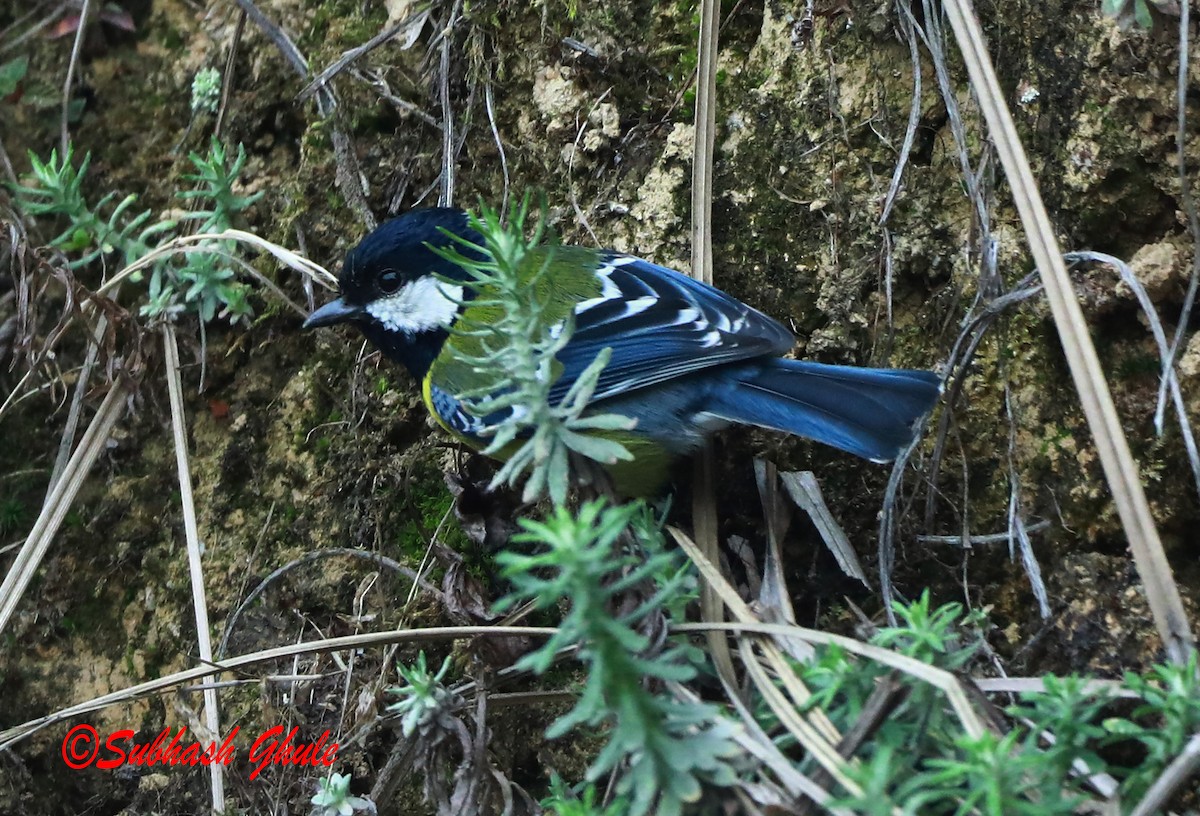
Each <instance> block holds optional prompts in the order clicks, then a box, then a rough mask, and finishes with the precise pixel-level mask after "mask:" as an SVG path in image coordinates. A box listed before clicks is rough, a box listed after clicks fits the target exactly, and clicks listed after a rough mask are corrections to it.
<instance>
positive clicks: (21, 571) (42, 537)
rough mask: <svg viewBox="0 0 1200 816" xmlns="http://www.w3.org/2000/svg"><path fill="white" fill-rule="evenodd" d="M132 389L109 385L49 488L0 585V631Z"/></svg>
mask: <svg viewBox="0 0 1200 816" xmlns="http://www.w3.org/2000/svg"><path fill="white" fill-rule="evenodd" d="M132 390H133V386H132V384H131V383H130V382H129V381H127V380H126V379H124V378H121V379H118V380H117V381H116V382H114V383H113V385H112V388H111V389H109V392H108V394H107V396H105V398H104V401H103V402H101V403H100V407H99V408H98V409H96V414H95V416H93V417H92V421H91V422H90V423H89V424H88V427H87V430H86V431H84V433H83V438H82V439H80V440H79V446H78V447H77V448H76V449H75V453H74V454H73V455H72V456H71V458H70V460H69V461H68V462H67V467H66V469H65V470H64V471H63V474H62V477H61V478H60V479H59V480H58V481H57V482H55V483H54V486H53V487H52V488H50V492H49V493H48V494H47V496H46V500H45V502H43V504H42V510H41V512H40V513H39V514H38V517H37V521H35V522H34V524H33V529H32V530H30V531H29V535H28V536H27V537H26V539H25V543H24V544H23V545H22V546H21V549H20V551H19V552H18V553H17V557H16V558H15V559H14V560H13V563H12V566H11V567H9V569H8V573H7V574H6V575H5V576H4V583H3V584H0V632H3V631H4V630H5V629H6V628H8V622H9V621H10V620H11V619H12V616H13V613H14V612H16V609H17V604H19V603H20V602H21V596H22V595H23V594H24V592H25V590H26V589H27V588H28V587H29V582H30V581H32V580H33V575H34V573H35V572H36V571H37V568H38V566H39V565H40V564H41V563H42V559H43V558H44V557H45V556H46V552H47V551H48V550H49V549H50V543H51V542H52V541H53V540H54V536H55V534H57V533H58V528H59V527H61V526H62V523H63V519H65V518H66V517H67V511H69V510H70V509H71V504H72V503H73V502H74V501H75V497H76V496H77V495H78V494H79V488H81V487H82V486H83V482H84V479H86V478H87V475H88V473H89V472H90V471H91V469H92V465H94V464H95V463H96V460H97V459H99V458H100V454H101V453H103V452H104V449H105V446H106V445H107V443H108V437H109V435H110V434H111V433H112V429H113V427H114V426H115V425H116V424H117V420H119V419H120V418H121V416H122V415H123V414H124V412H125V403H126V398H127V397H129V396H130V394H131V393H132Z"/></svg>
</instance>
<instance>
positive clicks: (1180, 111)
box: [1154, 0, 1200, 434]
mask: <svg viewBox="0 0 1200 816" xmlns="http://www.w3.org/2000/svg"><path fill="white" fill-rule="evenodd" d="M1191 13H1192V11H1191V2H1190V1H1189V0H1184V2H1182V3H1180V4H1179V69H1178V71H1177V73H1176V78H1177V81H1176V91H1175V108H1176V110H1175V117H1176V119H1175V163H1176V165H1177V166H1178V168H1177V169H1178V173H1179V198H1180V200H1181V201H1182V203H1183V211H1184V213H1185V214H1186V215H1187V223H1188V233H1189V234H1190V235H1191V238H1192V275H1191V278H1190V279H1189V280H1188V288H1187V294H1186V295H1184V298H1183V308H1181V309H1180V310H1179V322H1178V323H1177V324H1176V325H1175V337H1174V339H1172V341H1171V353H1170V355H1168V357H1167V359H1165V360H1163V373H1162V379H1161V380H1160V381H1159V384H1158V405H1157V407H1156V408H1155V411H1154V426H1155V427H1156V428H1157V429H1158V432H1159V434H1161V433H1162V428H1163V412H1164V410H1165V405H1166V398H1167V385H1168V383H1167V380H1168V379H1169V378H1168V374H1169V372H1170V371H1171V370H1172V369H1173V368H1174V367H1175V359H1176V358H1177V357H1178V356H1179V349H1181V348H1182V347H1183V338H1184V336H1185V335H1186V334H1187V330H1188V324H1189V323H1190V322H1191V316H1192V308H1193V307H1194V306H1195V305H1196V292H1197V290H1200V215H1197V213H1196V201H1195V199H1193V198H1192V182H1191V179H1190V178H1189V176H1188V172H1187V144H1188V132H1187V99H1188V89H1189V86H1190V81H1189V79H1188V47H1189V46H1188V38H1189V35H1190V27H1191ZM1177 410H1178V408H1177Z"/></svg>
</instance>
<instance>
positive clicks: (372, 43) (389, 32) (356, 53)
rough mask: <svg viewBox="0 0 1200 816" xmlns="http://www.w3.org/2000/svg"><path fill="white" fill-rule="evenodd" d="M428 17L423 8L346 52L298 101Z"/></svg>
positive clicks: (426, 11)
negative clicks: (419, 19) (421, 19)
mask: <svg viewBox="0 0 1200 816" xmlns="http://www.w3.org/2000/svg"><path fill="white" fill-rule="evenodd" d="M428 16H429V9H428V8H423V9H421V10H420V11H417V12H415V13H413V14H410V15H409V16H408V17H405V18H404V20H402V21H401V22H399V23H396V25H394V26H392V27H391V28H385V29H384V30H383V31H380V32H379V33H378V34H376V35H375V36H374V37H372V38H371V39H369V40H367V41H366V42H365V43H363V44H362V45H359V46H356V47H354V48H351V49H350V50H349V51H347V52H345V53H344V54H342V55H341V56H340V57H338V58H337V59H336V60H334V61H333V63H332V64H331V65H330V66H329V67H328V68H326V69H325V70H324V71H322V72H321V73H319V74H317V75H316V77H314V78H313V80H312V82H309V83H308V84H307V85H305V86H304V90H302V91H300V93H298V94H297V95H296V101H297V102H307V101H308V100H309V99H310V98H312V96H313V94H315V93H316V92H317V91H319V90H321V89H322V88H324V87H325V85H326V84H328V82H329V80H331V79H333V78H334V77H335V76H337V75H338V74H340V73H341V72H342V71H344V70H346V69H347V68H348V67H350V65H352V64H353V63H354V62H355V60H357V59H358V58H359V57H362V56H364V55H366V54H369V53H371V52H372V51H374V50H375V49H376V48H378V47H379V46H381V45H383V44H384V43H385V42H387V41H388V40H390V39H391V38H392V37H395V36H396V35H397V34H399V33H400V32H401V31H403V30H404V29H406V28H408V27H409V26H410V25H411V24H413V23H415V22H416V21H417V19H418V18H420V17H428Z"/></svg>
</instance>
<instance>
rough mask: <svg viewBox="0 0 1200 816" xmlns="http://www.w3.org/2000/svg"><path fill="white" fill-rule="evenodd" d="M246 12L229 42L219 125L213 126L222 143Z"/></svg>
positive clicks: (243, 13)
mask: <svg viewBox="0 0 1200 816" xmlns="http://www.w3.org/2000/svg"><path fill="white" fill-rule="evenodd" d="M246 16H247V15H246V10H245V9H242V10H241V11H239V12H238V21H237V24H236V25H234V27H233V37H232V38H231V39H230V41H229V53H228V54H227V55H226V56H225V74H224V75H223V76H222V77H221V104H220V106H219V107H218V108H217V123H216V124H215V125H213V137H214V138H215V139H217V140H218V141H220V139H221V134H222V133H224V132H225V116H226V114H227V113H228V112H229V97H230V96H232V95H233V78H234V76H235V75H236V72H235V71H234V70H233V69H234V68H235V67H236V65H237V55H238V49H239V48H240V46H241V44H242V34H243V33H244V32H245V30H246Z"/></svg>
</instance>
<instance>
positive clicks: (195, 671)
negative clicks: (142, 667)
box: [0, 626, 558, 750]
mask: <svg viewBox="0 0 1200 816" xmlns="http://www.w3.org/2000/svg"><path fill="white" fill-rule="evenodd" d="M557 631H558V630H557V629H554V628H552V627H546V626H435V627H430V628H426V629H400V630H396V631H392V632H366V633H363V634H357V635H346V636H343V637H336V638H325V639H321V640H310V641H304V642H300V643H293V644H289V645H287V646H276V647H275V648H272V649H263V650H262V651H258V652H250V653H248V654H243V655H238V656H236V657H231V658H229V659H228V660H222V661H220V662H219V663H212V664H209V665H202V666H194V667H192V668H190V669H185V670H183V671H178V672H174V673H173V674H168V675H164V676H162V677H156V678H155V679H153V680H147V681H146V682H144V683H138V684H137V685H135V686H130V687H128V688H124V689H119V690H118V691H113V692H110V693H108V694H102V695H100V696H98V697H93V698H91V699H90V700H84V701H83V702H80V703H75V704H74V705H70V706H67V707H65V708H61V709H59V710H58V711H55V712H53V713H52V714H47V715H45V716H44V717H38V718H37V719H35V720H29V721H28V722H24V723H21V724H20V725H15V726H12V727H10V728H6V729H4V730H3V731H0V750H4V749H6V748H10V747H12V746H13V745H15V744H17V743H18V742H21V741H22V740H24V739H27V738H28V737H29V736H31V735H32V734H34V733H36V732H38V731H40V730H42V729H43V728H47V727H49V726H51V725H54V724H55V723H59V722H63V721H65V720H69V719H72V718H74V717H80V716H83V715H84V714H90V713H92V712H93V711H99V710H101V709H103V708H107V707H108V706H111V705H116V704H118V703H127V702H130V701H132V700H137V699H139V698H141V697H146V696H148V695H151V694H156V693H158V692H161V691H166V690H168V689H171V688H174V687H175V686H179V685H183V684H186V683H193V682H195V681H197V680H202V679H204V678H206V677H212V676H213V675H216V674H221V673H222V672H236V671H242V670H245V669H249V668H251V667H253V666H257V665H259V664H262V663H270V662H272V661H274V660H281V659H285V658H295V657H302V656H304V655H311V654H322V653H325V652H338V651H344V650H346V649H366V648H370V647H373V646H386V645H390V644H393V643H426V642H433V641H442V640H463V639H468V638H477V637H513V636H525V637H549V636H550V635H553V634H555V633H556V632H557Z"/></svg>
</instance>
